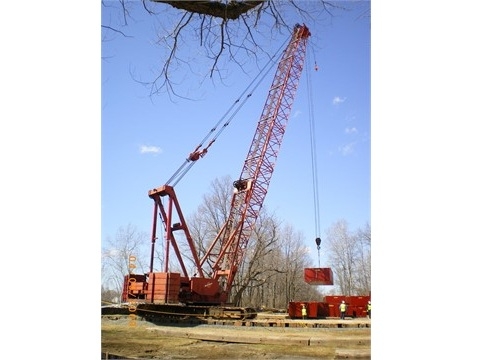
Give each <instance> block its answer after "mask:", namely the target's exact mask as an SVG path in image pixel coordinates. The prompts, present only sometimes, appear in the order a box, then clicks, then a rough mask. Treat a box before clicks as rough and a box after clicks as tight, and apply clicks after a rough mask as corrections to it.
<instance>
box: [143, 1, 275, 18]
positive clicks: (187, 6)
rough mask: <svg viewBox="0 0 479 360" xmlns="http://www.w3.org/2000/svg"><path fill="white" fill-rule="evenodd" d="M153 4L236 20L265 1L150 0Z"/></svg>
mask: <svg viewBox="0 0 479 360" xmlns="http://www.w3.org/2000/svg"><path fill="white" fill-rule="evenodd" d="M152 1H153V2H158V3H165V4H169V5H171V6H172V7H174V8H176V9H181V10H186V11H188V12H192V13H198V14H203V15H210V16H213V17H218V18H221V19H223V20H236V19H238V18H239V17H240V16H241V15H242V14H244V13H246V12H248V11H249V10H251V9H254V8H255V7H257V6H258V5H260V4H262V3H264V2H266V1H267V0H251V1H228V2H227V3H224V2H221V1H178V0H152Z"/></svg>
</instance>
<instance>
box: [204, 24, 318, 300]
mask: <svg viewBox="0 0 479 360" xmlns="http://www.w3.org/2000/svg"><path fill="white" fill-rule="evenodd" d="M310 35H311V33H310V32H309V30H308V28H307V27H306V26H304V25H299V24H298V25H296V26H295V27H294V31H293V35H292V38H291V41H290V42H289V44H288V46H287V48H286V49H285V51H284V52H283V55H282V58H281V60H280V62H279V64H278V68H277V70H276V74H275V76H274V79H273V82H272V84H271V87H270V89H269V93H268V97H267V99H266V102H265V105H264V108H263V112H262V114H261V117H260V119H259V121H258V125H257V128H256V132H255V134H254V137H253V141H252V142H251V146H250V149H249V151H248V155H247V156H246V160H245V162H244V166H243V170H242V171H241V175H240V178H239V180H237V181H235V182H234V192H233V197H232V200H231V207H230V212H229V217H228V219H227V221H226V223H225V225H224V226H223V228H222V230H221V231H220V233H219V234H218V235H217V237H216V238H215V240H214V241H213V243H212V244H211V246H210V248H209V249H208V251H207V252H206V254H205V256H204V257H203V259H202V260H201V265H202V264H203V263H204V262H205V261H207V260H208V262H210V263H213V264H214V265H213V274H214V275H213V278H215V279H218V280H220V279H221V278H222V277H224V278H226V281H223V282H222V287H223V291H224V292H225V294H227V295H229V293H230V291H231V287H232V285H233V280H234V278H235V275H236V272H237V270H238V267H239V265H240V264H241V261H242V260H243V257H244V254H245V251H246V249H247V246H248V241H249V239H250V237H251V234H252V232H253V230H254V227H255V223H256V219H257V218H258V215H259V212H260V209H261V207H262V205H263V202H264V199H265V197H266V193H267V191H268V186H269V184H270V180H271V176H272V175H273V171H274V167H275V162H276V159H277V157H278V153H279V149H280V147H281V143H282V140H283V136H284V133H285V129H286V125H287V122H288V119H289V115H290V112H291V107H292V105H293V100H294V97H295V94H296V90H297V88H298V83H299V78H300V76H301V72H302V69H303V64H304V59H305V52H306V43H307V39H308V37H309V36H310ZM217 249H218V250H217Z"/></svg>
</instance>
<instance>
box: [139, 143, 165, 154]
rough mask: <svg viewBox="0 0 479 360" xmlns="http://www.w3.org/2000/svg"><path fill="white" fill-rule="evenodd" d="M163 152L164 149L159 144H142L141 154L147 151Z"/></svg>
mask: <svg viewBox="0 0 479 360" xmlns="http://www.w3.org/2000/svg"><path fill="white" fill-rule="evenodd" d="M162 152H163V150H161V148H160V147H158V146H148V145H140V153H141V154H147V153H153V154H161V153H162Z"/></svg>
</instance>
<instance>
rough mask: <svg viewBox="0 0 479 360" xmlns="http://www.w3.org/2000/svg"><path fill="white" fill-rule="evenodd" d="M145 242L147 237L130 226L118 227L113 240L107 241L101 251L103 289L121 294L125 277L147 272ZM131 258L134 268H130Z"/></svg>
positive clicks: (146, 242)
mask: <svg viewBox="0 0 479 360" xmlns="http://www.w3.org/2000/svg"><path fill="white" fill-rule="evenodd" d="M147 240H148V235H147V234H146V233H145V232H140V231H138V230H137V229H136V227H135V226H133V225H131V224H128V225H127V226H126V227H120V228H119V229H118V231H117V233H116V235H115V238H114V239H111V238H108V239H107V246H106V247H105V248H104V249H102V284H103V285H104V286H105V288H107V289H112V290H116V291H118V292H120V293H121V291H122V289H123V279H124V277H125V275H128V274H129V273H136V274H143V273H144V272H145V271H147V266H146V264H147V262H146V259H147V258H148V257H147V256H145V255H146V253H145V250H146V246H147V244H148V241H147ZM131 256H133V257H134V266H135V267H132V266H131V265H132V261H131V258H130V257H131Z"/></svg>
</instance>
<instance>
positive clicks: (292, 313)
mask: <svg viewBox="0 0 479 360" xmlns="http://www.w3.org/2000/svg"><path fill="white" fill-rule="evenodd" d="M342 301H344V302H345V303H346V305H347V308H346V316H347V317H351V318H361V317H367V315H368V314H367V307H368V301H371V296H369V295H365V296H344V295H329V296H325V297H324V301H291V302H290V303H289V304H288V315H289V317H290V318H291V319H301V318H302V313H301V308H302V307H303V305H305V306H306V313H307V318H308V319H324V318H339V317H340V313H339V305H340V304H341V302H342Z"/></svg>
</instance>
